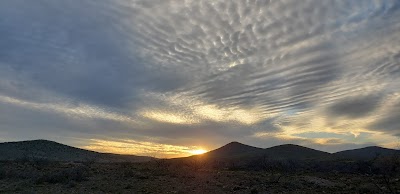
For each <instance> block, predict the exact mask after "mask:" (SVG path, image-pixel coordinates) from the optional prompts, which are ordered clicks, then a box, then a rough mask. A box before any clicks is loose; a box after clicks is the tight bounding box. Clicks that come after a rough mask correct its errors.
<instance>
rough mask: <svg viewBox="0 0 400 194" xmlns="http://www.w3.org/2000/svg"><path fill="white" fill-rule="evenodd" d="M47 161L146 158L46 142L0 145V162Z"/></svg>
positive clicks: (129, 160) (124, 160)
mask: <svg viewBox="0 0 400 194" xmlns="http://www.w3.org/2000/svg"><path fill="white" fill-rule="evenodd" d="M38 159H40V160H49V161H77V162H87V161H96V162H143V161H149V160H151V159H152V158H151V157H146V156H134V155H119V154H109V153H99V152H94V151H89V150H84V149H80V148H75V147H71V146H67V145H63V144H60V143H57V142H53V141H48V140H32V141H20V142H6V143H0V160H3V161H4V160H38Z"/></svg>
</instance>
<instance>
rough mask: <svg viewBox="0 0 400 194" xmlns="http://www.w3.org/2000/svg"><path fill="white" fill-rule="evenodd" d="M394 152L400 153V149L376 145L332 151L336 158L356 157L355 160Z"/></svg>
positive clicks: (390, 154) (393, 153) (369, 158)
mask: <svg viewBox="0 0 400 194" xmlns="http://www.w3.org/2000/svg"><path fill="white" fill-rule="evenodd" d="M395 154H399V155H400V151H399V150H394V149H388V148H382V147H378V146H369V147H365V148H359V149H354V150H344V151H340V152H336V153H334V155H335V156H336V157H338V158H345V159H356V160H371V159H373V158H375V157H380V156H392V155H395Z"/></svg>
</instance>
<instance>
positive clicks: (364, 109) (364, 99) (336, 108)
mask: <svg viewBox="0 0 400 194" xmlns="http://www.w3.org/2000/svg"><path fill="white" fill-rule="evenodd" d="M379 102H380V99H379V96H357V97H348V98H347V99H343V100H338V102H336V103H334V104H333V105H331V106H330V107H329V108H328V114H329V115H330V116H333V117H341V116H343V117H348V118H359V117H364V116H366V115H368V114H371V113H373V111H374V110H375V109H377V108H379Z"/></svg>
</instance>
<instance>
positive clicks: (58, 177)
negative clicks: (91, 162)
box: [35, 166, 88, 184]
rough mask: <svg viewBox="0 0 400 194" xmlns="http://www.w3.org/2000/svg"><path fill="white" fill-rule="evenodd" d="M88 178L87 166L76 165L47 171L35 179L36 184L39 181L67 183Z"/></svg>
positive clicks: (39, 182)
mask: <svg viewBox="0 0 400 194" xmlns="http://www.w3.org/2000/svg"><path fill="white" fill-rule="evenodd" d="M87 178H88V168H87V167H86V166H78V167H74V168H67V169H64V170H61V171H52V172H47V173H45V174H43V175H42V176H40V177H39V178H37V179H36V181H35V183H36V184H41V183H52V184H55V183H68V182H71V181H76V182H81V181H85V180H87Z"/></svg>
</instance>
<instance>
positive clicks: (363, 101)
mask: <svg viewBox="0 0 400 194" xmlns="http://www.w3.org/2000/svg"><path fill="white" fill-rule="evenodd" d="M398 18H400V2H398V1H396V0H386V1H350V2H347V1H333V0H328V1H318V0H304V1H297V0H286V1H262V0H250V1H222V0H217V1H195V0H178V1H173V0H158V1H157V0H155V1H147V0H146V1H145V0H118V1H107V0H98V1H95V0H81V1H54V0H37V1H29V0H3V1H0V136H1V137H2V138H3V139H4V140H3V139H0V141H1V140H3V141H6V140H14V139H16V140H19V139H29V138H49V139H57V140H60V141H62V142H75V143H76V144H79V143H82V142H79V141H78V140H76V139H74V138H77V137H79V138H82V139H107V138H108V137H113V138H129V139H134V140H138V141H141V140H143V141H152V142H157V143H166V144H177V145H189V144H201V143H202V142H203V143H204V141H206V140H207V141H208V143H207V144H208V145H209V146H215V145H220V142H227V141H230V140H242V141H244V142H246V143H249V144H252V143H254V142H256V143H257V145H259V146H263V145H264V146H263V147H266V146H270V145H275V144H279V143H285V142H293V141H295V142H297V141H299V142H300V143H303V144H310V145H311V144H312V145H315V143H316V142H315V141H312V140H313V137H312V136H310V137H301V138H300V137H299V138H300V139H291V140H288V139H287V136H290V135H292V134H295V132H296V131H294V130H298V132H299V133H300V132H305V131H304V130H310V131H311V132H312V131H313V130H314V131H315V132H321V131H322V132H323V131H324V128H325V127H327V128H328V127H330V128H331V130H334V129H337V130H338V131H337V133H338V134H344V133H346V132H348V133H352V132H353V130H359V131H363V130H365V131H371V132H376V133H379V132H382V133H383V134H385V135H386V137H390V136H392V137H393V138H394V137H395V136H396V135H397V136H399V135H400V132H399V131H400V126H399V121H398V118H400V115H399V110H400V108H399V106H398V105H399V103H400V89H399V88H400V36H399V35H398V34H399V33H400V20H399V19H398ZM318 118H324V119H325V120H326V119H327V120H329V119H330V118H332V121H331V122H336V120H339V119H344V120H346V119H347V120H351V119H354V120H356V121H354V122H350V121H348V122H346V123H345V124H340V126H339V124H337V123H336V124H331V123H330V124H329V122H326V123H325V124H321V125H319V126H315V125H316V124H315V123H307V122H305V121H313V120H316V119H318ZM300 121H302V122H300ZM338 122H339V121H338ZM327 123H328V124H327ZM293 126H294V127H295V128H296V126H297V127H298V129H293ZM290 127H292V128H290ZM317 128H318V129H317ZM339 128H340V129H339ZM310 131H308V132H310ZM330 132H332V131H330ZM285 135H286V136H285ZM283 136H285V137H283ZM178 137H179V138H178ZM71 139H73V140H71ZM334 139H335V137H332V139H331V140H327V145H326V146H327V147H326V148H324V149H326V150H336V149H338V148H339V147H340V148H342V147H348V148H350V147H357V145H353V144H351V143H352V142H356V143H359V144H360V145H361V144H369V143H374V144H380V143H382V142H385V141H387V140H386V139H385V140H383V139H374V138H373V137H369V138H368V137H365V139H357V138H356V139H354V140H352V141H349V140H348V139H341V141H336V140H334ZM329 142H331V143H330V144H329ZM329 145H331V147H329Z"/></svg>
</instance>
